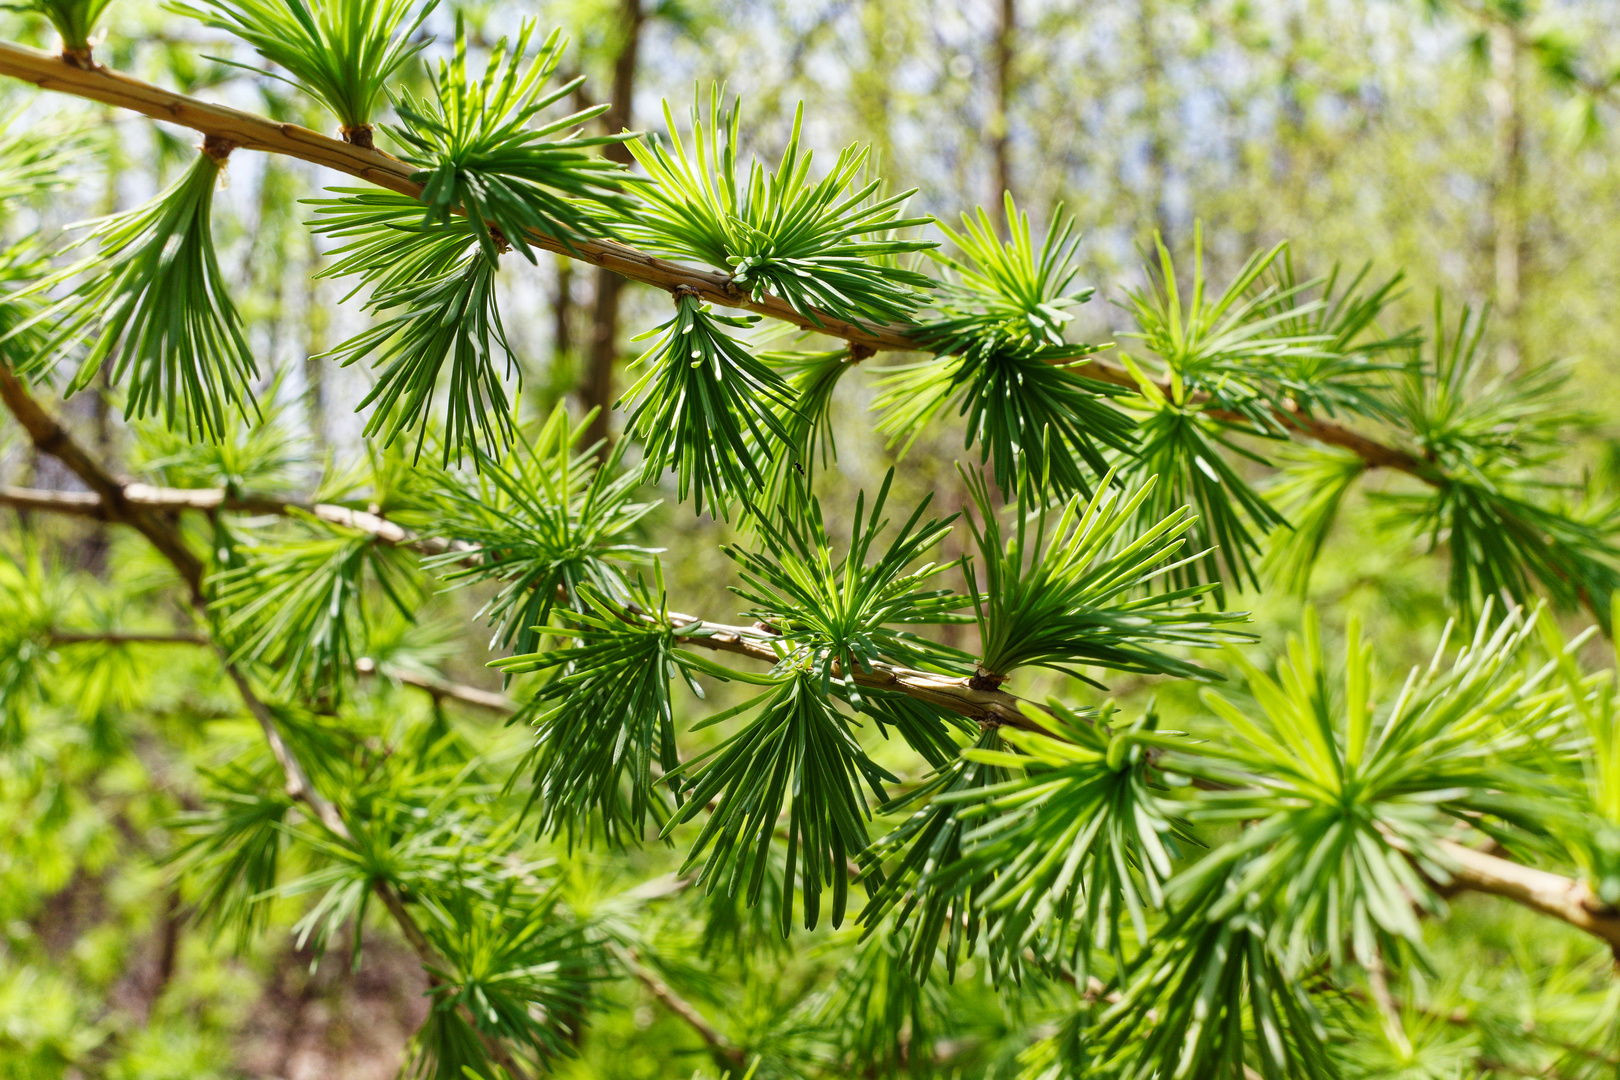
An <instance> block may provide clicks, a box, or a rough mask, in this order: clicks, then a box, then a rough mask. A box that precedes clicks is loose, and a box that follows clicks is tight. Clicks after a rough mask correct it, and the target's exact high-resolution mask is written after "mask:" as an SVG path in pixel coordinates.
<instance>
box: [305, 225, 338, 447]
mask: <svg viewBox="0 0 1620 1080" xmlns="http://www.w3.org/2000/svg"><path fill="white" fill-rule="evenodd" d="M308 256H309V266H308V268H307V274H308V277H307V278H306V279H305V286H306V287H305V290H304V423H305V424H306V425H307V426H308V427H309V437H310V438H311V439H312V440H314V443H315V448H316V452H317V456H319V454H320V453H321V452H324V451H325V449H326V448H327V446H329V445H330V443H329V442H328V441H327V432H326V385H325V383H326V365H327V363H328V361H326V360H323V359H320V354H321V353H323V352H325V351H326V328H327V326H328V325H330V323H331V319H332V314H331V310H330V309H329V308H328V307H327V305H326V304H323V303H322V302H321V295H320V289H321V283H320V281H319V280H317V279H316V277H315V272H316V271H317V270H319V269H320V263H321V252H320V249H319V248H318V247H316V246H315V236H314V234H313V233H311V234H310V237H309V251H308Z"/></svg>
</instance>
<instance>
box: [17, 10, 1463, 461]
mask: <svg viewBox="0 0 1620 1080" xmlns="http://www.w3.org/2000/svg"><path fill="white" fill-rule="evenodd" d="M0 75H9V76H11V77H13V78H17V79H21V80H23V81H25V82H30V83H33V84H34V85H35V86H38V87H40V88H41V89H44V90H53V91H57V92H59V93H65V94H71V95H74V96H75V97H81V98H88V99H90V100H92V101H99V102H101V103H102V104H105V105H114V106H117V107H119V108H124V109H129V110H131V111H133V112H138V113H141V114H143V115H145V116H149V117H151V118H153V119H154V120H165V121H168V122H171V123H175V124H180V125H182V126H184V127H188V128H191V129H192V130H194V131H198V132H201V133H202V134H203V135H205V136H212V137H216V138H220V139H225V140H229V141H230V142H231V143H232V144H234V145H235V146H238V147H241V148H243V149H247V150H260V151H263V152H265V153H271V154H281V155H284V156H286V157H292V158H297V159H298V160H300V161H307V162H310V163H312V164H315V165H324V166H325V167H327V168H329V169H336V170H337V171H339V172H342V173H347V174H348V175H350V176H353V177H356V178H358V179H360V180H364V181H366V182H367V183H370V184H375V185H377V186H378V187H382V188H386V189H387V190H389V191H395V192H398V193H400V194H402V195H409V196H412V197H413V198H414V197H417V196H419V195H420V194H421V192H422V186H421V185H420V184H418V183H417V182H416V181H415V180H414V179H412V177H413V175H415V172H416V170H414V169H413V168H412V167H411V166H410V165H407V164H406V163H404V162H402V161H400V160H399V159H398V158H395V157H392V156H390V155H388V154H385V153H382V152H381V151H378V150H373V149H369V148H366V147H362V146H358V145H355V144H353V143H348V142H344V141H342V140H340V139H333V138H328V137H327V136H325V135H321V134H319V133H318V132H314V131H310V130H309V129H308V128H303V127H299V126H298V125H297V124H280V123H276V122H275V121H273V120H270V119H267V118H265V117H262V116H256V115H254V114H252V113H247V112H242V111H241V110H239V109H232V108H229V107H228V106H224V105H214V104H211V103H209V102H206V101H201V100H199V99H197V98H193V97H188V96H187V95H185V94H179V93H175V92H174V91H172V90H164V89H163V88H161V87H157V86H153V85H152V84H150V83H146V82H142V81H141V80H139V79H132V78H130V77H129V76H127V75H124V74H121V73H119V72H116V71H112V70H110V69H108V68H105V67H102V66H100V65H98V64H91V65H89V66H78V65H75V64H72V63H69V62H67V61H65V60H63V59H62V58H61V57H60V56H55V55H52V54H50V53H46V52H41V51H39V50H38V49H30V48H28V47H27V46H24V45H16V44H13V43H10V42H0ZM528 240H529V243H530V244H531V245H533V246H534V247H538V248H542V249H545V250H547V251H552V252H556V253H557V254H560V255H565V256H568V257H570V258H574V259H578V260H580V261H582V262H586V263H590V264H591V265H593V266H599V267H602V268H604V269H606V270H611V271H613V272H614V273H616V274H619V275H621V276H623V277H626V278H629V279H630V280H632V281H639V282H642V283H643V284H646V285H652V286H654V287H656V288H660V289H666V290H669V291H674V290H676V289H682V290H689V291H691V292H692V293H695V294H696V295H697V296H699V297H701V298H702V299H704V300H706V301H708V302H710V303H714V304H720V305H722V306H725V307H736V308H745V309H747V310H749V311H754V312H757V313H759V314H761V315H767V316H770V317H771V318H773V319H779V320H781V321H782V322H786V323H791V324H792V325H794V326H798V327H801V328H803V329H805V330H813V331H816V332H818V333H822V334H826V335H828V336H830V337H835V338H842V339H843V340H845V341H848V342H849V343H850V347H851V354H852V359H853V358H859V357H861V356H869V355H871V354H872V353H873V352H876V351H878V350H899V351H923V352H926V351H929V350H928V349H927V348H926V347H925V346H924V345H923V344H922V343H921V342H920V341H918V340H917V338H916V337H915V336H914V334H913V332H912V331H911V330H910V329H909V328H907V327H903V326H895V325H892V324H873V325H871V326H866V327H863V326H857V325H856V324H854V323H851V322H848V321H846V320H842V319H835V318H833V317H831V316H829V315H823V314H819V313H818V314H817V315H815V316H814V317H812V316H810V315H805V314H801V313H800V312H798V311H795V310H794V309H793V308H792V307H791V306H790V305H789V304H788V303H787V302H786V301H784V300H782V299H780V298H778V297H774V296H766V297H762V298H758V299H756V298H755V297H754V296H753V295H752V294H751V293H749V292H748V291H747V290H745V289H741V288H739V287H738V286H737V285H736V283H735V282H734V281H733V280H732V279H731V276H730V275H729V274H726V273H722V272H720V271H716V270H704V269H699V268H695V267H689V266H682V265H681V264H679V263H674V262H670V261H668V260H665V259H660V258H657V257H655V256H653V255H648V254H647V253H646V252H643V251H638V250H636V249H635V248H633V247H630V246H628V245H625V244H621V243H618V242H616V241H613V240H579V241H576V242H575V243H574V245H573V246H572V247H569V246H568V245H565V244H563V243H561V242H560V241H558V240H556V239H554V238H552V237H550V236H546V235H544V234H541V233H538V232H531V233H530V234H529V236H528ZM1084 371H1085V374H1086V375H1087V376H1088V377H1090V378H1094V379H1097V380H1099V381H1102V382H1106V383H1111V384H1113V385H1116V386H1123V387H1127V388H1130V389H1136V380H1135V378H1134V377H1132V375H1131V374H1130V372H1128V371H1127V370H1125V368H1123V367H1121V366H1118V365H1115V364H1110V363H1107V362H1106V361H1102V360H1095V359H1094V360H1092V361H1090V362H1089V363H1088V364H1087V365H1086V367H1085V369H1084ZM1161 389H1162V390H1163V391H1164V392H1165V393H1166V394H1167V395H1168V393H1169V387H1168V385H1165V386H1163V387H1161ZM1194 403H1195V404H1196V403H1197V402H1196V401H1195V402H1194ZM1274 412H1275V415H1276V418H1277V420H1278V421H1279V422H1280V423H1282V424H1283V425H1284V426H1285V427H1286V428H1288V429H1289V430H1291V431H1294V432H1296V433H1297V434H1299V435H1303V436H1305V437H1307V438H1311V439H1314V440H1316V441H1317V442H1320V443H1324V444H1326V445H1328V446H1337V447H1340V448H1342V449H1345V450H1349V451H1350V452H1351V453H1354V454H1356V455H1357V456H1358V457H1360V458H1361V459H1362V460H1363V461H1364V462H1366V464H1367V466H1368V467H1369V468H1390V469H1397V470H1399V471H1401V472H1406V473H1410V474H1411V475H1413V476H1416V477H1418V478H1419V479H1421V480H1424V481H1426V482H1433V478H1434V472H1433V469H1432V468H1431V467H1430V466H1428V465H1427V463H1425V462H1424V461H1423V460H1422V459H1421V458H1418V457H1416V456H1414V455H1412V454H1410V453H1408V452H1406V451H1405V450H1401V449H1399V448H1397V447H1392V446H1388V445H1385V444H1383V443H1380V442H1378V441H1377V440H1374V439H1370V438H1368V437H1366V436H1364V435H1361V434H1359V433H1357V432H1355V431H1352V430H1350V429H1349V428H1346V427H1344V426H1342V425H1339V424H1335V423H1332V422H1330V421H1326V420H1322V419H1320V418H1318V417H1314V416H1312V415H1310V414H1309V413H1307V412H1306V411H1305V410H1303V409H1301V408H1299V406H1298V405H1296V404H1294V403H1293V402H1285V403H1284V404H1283V405H1280V406H1278V407H1277V408H1276V409H1275V410H1274ZM1204 415H1206V416H1209V417H1211V418H1213V419H1217V420H1222V421H1226V422H1231V423H1237V424H1240V425H1242V426H1244V427H1247V426H1249V425H1248V422H1247V421H1246V420H1245V419H1244V418H1243V417H1241V416H1236V415H1234V414H1230V413H1226V412H1223V411H1221V410H1215V409H1211V410H1207V411H1206V412H1205V413H1204Z"/></svg>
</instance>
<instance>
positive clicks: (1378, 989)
mask: <svg viewBox="0 0 1620 1080" xmlns="http://www.w3.org/2000/svg"><path fill="white" fill-rule="evenodd" d="M1367 986H1368V987H1369V988H1370V989H1371V990H1372V998H1373V1002H1374V1003H1375V1004H1376V1005H1377V1006H1378V1016H1379V1019H1380V1020H1381V1021H1382V1022H1383V1025H1384V1037H1385V1038H1387V1039H1389V1042H1390V1045H1391V1046H1393V1047H1394V1048H1395V1049H1396V1050H1397V1051H1398V1052H1399V1053H1400V1055H1401V1057H1402V1058H1408V1057H1411V1055H1412V1040H1410V1039H1408V1038H1407V1037H1406V1029H1405V1028H1404V1027H1402V1026H1401V1010H1400V1008H1399V1007H1398V1006H1397V1005H1396V1004H1395V998H1394V996H1393V995H1391V994H1390V992H1389V978H1388V976H1387V975H1386V974H1385V971H1384V958H1383V957H1382V956H1379V955H1376V954H1375V955H1374V956H1373V958H1372V962H1371V963H1369V964H1368V965H1367Z"/></svg>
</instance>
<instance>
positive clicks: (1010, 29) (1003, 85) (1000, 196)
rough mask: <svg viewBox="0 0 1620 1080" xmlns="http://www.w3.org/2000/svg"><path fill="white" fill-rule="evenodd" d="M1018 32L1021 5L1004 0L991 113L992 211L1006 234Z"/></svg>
mask: <svg viewBox="0 0 1620 1080" xmlns="http://www.w3.org/2000/svg"><path fill="white" fill-rule="evenodd" d="M1017 33H1018V9H1017V6H1016V3H1015V0H1001V17H1000V21H999V22H998V23H997V24H996V39H995V42H994V46H993V48H992V49H991V66H992V69H993V72H994V76H995V94H996V100H995V108H994V110H993V111H992V113H991V117H990V161H991V165H992V171H993V172H994V174H995V175H994V176H993V177H992V178H991V183H992V185H993V188H992V190H991V192H990V213H991V214H992V215H993V216H994V218H995V222H996V228H997V229H998V230H999V231H1000V233H1001V235H1002V237H1003V238H1005V237H1006V236H1008V235H1009V234H1008V231H1007V230H1008V224H1009V223H1008V221H1007V207H1006V202H1005V198H1004V196H1005V195H1006V193H1007V192H1010V191H1012V190H1013V181H1012V163H1011V161H1010V160H1009V149H1010V145H1009V144H1010V138H1009V128H1010V127H1011V119H1010V118H1011V116H1012V63H1013V45H1014V37H1015V36H1016V35H1017ZM1015 197H1016V196H1015Z"/></svg>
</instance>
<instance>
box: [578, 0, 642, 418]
mask: <svg viewBox="0 0 1620 1080" xmlns="http://www.w3.org/2000/svg"><path fill="white" fill-rule="evenodd" d="M644 19H645V16H644V15H643V13H642V10H641V0H623V2H622V6H621V8H620V23H619V27H620V33H621V34H622V35H623V37H622V39H621V40H620V43H619V55H618V56H617V57H616V58H615V59H614V61H613V97H612V99H611V100H610V101H609V105H608V111H607V112H606V113H605V114H604V116H603V123H604V125H605V126H606V127H607V130H608V131H609V132H611V133H615V134H616V133H618V132H620V131H623V130H624V129H625V128H627V127H629V126H630V122H631V111H630V110H631V106H632V105H633V103H634V97H635V89H636V51H637V48H638V46H639V45H640V43H641V26H642V22H643V21H644ZM605 153H606V155H607V157H609V158H611V159H613V160H614V161H619V162H623V163H624V164H627V165H628V164H629V163H630V161H631V160H632V159H631V157H630V151H629V150H626V149H625V148H624V147H623V146H622V145H614V146H609V147H608V148H607V150H606V151H605ZM623 288H624V279H623V278H622V277H620V276H619V275H617V274H614V273H611V272H609V271H607V270H597V271H596V296H595V299H594V301H593V303H592V305H591V339H590V342H589V350H590V351H589V356H588V358H587V362H586V368H585V377H584V381H583V382H582V383H581V385H580V398H581V402H582V404H584V406H585V408H587V409H596V410H598V411H597V414H596V418H595V419H594V420H592V421H591V426H590V428H589V430H588V431H587V433H586V439H587V441H590V442H595V441H597V440H602V445H603V447H604V448H605V447H606V446H607V438H608V410H609V409H611V408H612V407H613V362H614V361H615V360H616V359H617V358H618V338H619V293H620V291H621V290H622V289H623Z"/></svg>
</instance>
